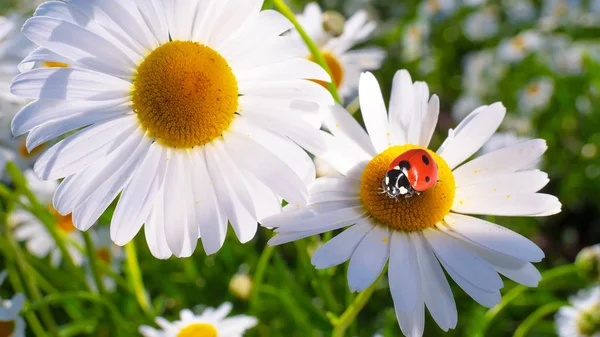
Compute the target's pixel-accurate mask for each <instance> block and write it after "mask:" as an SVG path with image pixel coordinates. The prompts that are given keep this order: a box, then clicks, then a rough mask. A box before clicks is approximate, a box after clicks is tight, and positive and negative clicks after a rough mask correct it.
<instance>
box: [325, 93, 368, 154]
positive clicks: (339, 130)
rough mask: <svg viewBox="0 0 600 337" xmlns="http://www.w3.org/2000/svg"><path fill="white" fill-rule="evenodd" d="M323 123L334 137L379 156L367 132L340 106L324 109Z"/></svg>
mask: <svg viewBox="0 0 600 337" xmlns="http://www.w3.org/2000/svg"><path fill="white" fill-rule="evenodd" d="M323 123H324V125H325V126H326V127H327V128H328V129H329V131H331V133H332V134H333V135H334V136H336V137H339V138H343V139H344V141H345V142H355V143H356V144H357V145H358V146H360V147H361V148H362V149H363V150H364V151H365V152H366V153H368V154H369V155H371V156H375V155H377V152H376V151H375V148H374V147H373V144H372V143H371V139H370V138H369V135H368V134H367V132H366V131H365V130H364V129H363V128H362V127H361V126H360V124H358V122H357V121H356V120H355V119H354V118H353V117H352V115H350V113H348V111H346V109H344V108H343V107H341V106H340V105H338V104H336V105H333V106H330V107H326V108H323Z"/></svg>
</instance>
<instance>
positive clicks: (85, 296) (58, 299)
mask: <svg viewBox="0 0 600 337" xmlns="http://www.w3.org/2000/svg"><path fill="white" fill-rule="evenodd" d="M69 300H85V301H89V302H94V303H98V304H101V305H103V306H104V307H106V309H107V310H108V311H109V312H110V314H111V316H112V317H113V319H114V322H115V323H117V324H118V325H119V326H121V327H123V328H126V327H127V326H128V324H129V323H127V322H126V321H124V320H123V319H122V318H121V316H122V315H121V313H119V310H118V309H117V307H115V306H114V304H112V303H111V302H110V301H108V300H106V299H104V298H103V297H101V296H99V295H96V294H92V293H88V292H84V291H75V292H64V293H56V294H50V295H48V296H46V297H44V298H42V299H39V300H37V301H35V302H33V303H31V304H30V305H28V306H27V307H25V308H24V309H23V312H24V313H30V312H33V311H35V310H38V309H40V308H43V307H46V306H48V305H50V304H56V303H62V302H65V301H69Z"/></svg>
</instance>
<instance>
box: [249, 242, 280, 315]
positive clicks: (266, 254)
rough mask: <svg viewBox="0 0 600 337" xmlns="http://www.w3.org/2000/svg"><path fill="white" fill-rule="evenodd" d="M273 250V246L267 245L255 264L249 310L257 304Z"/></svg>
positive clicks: (252, 309)
mask: <svg viewBox="0 0 600 337" xmlns="http://www.w3.org/2000/svg"><path fill="white" fill-rule="evenodd" d="M274 252H275V247H274V246H269V245H267V246H266V247H265V249H263V251H262V253H261V254H260V258H259V259H258V264H257V265H256V272H255V273H254V285H253V287H252V288H253V289H252V297H251V298H250V312H254V309H255V308H256V306H257V305H258V302H259V293H260V288H261V286H262V284H263V279H264V277H265V270H266V269H267V265H268V264H269V260H271V257H272V256H273V253H274Z"/></svg>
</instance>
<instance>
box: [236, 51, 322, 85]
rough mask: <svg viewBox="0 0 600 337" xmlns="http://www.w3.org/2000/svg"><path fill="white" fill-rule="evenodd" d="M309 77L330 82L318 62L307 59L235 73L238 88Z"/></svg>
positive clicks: (287, 61) (292, 60)
mask: <svg viewBox="0 0 600 337" xmlns="http://www.w3.org/2000/svg"><path fill="white" fill-rule="evenodd" d="M295 79H311V80H319V81H325V82H330V81H331V78H330V77H329V74H328V73H327V72H326V71H325V70H324V69H323V68H322V67H321V66H319V65H318V64H316V63H314V62H312V61H309V60H307V59H290V60H285V61H283V62H279V63H276V64H272V65H269V66H262V67H256V68H251V69H246V70H242V71H240V72H239V74H236V80H237V81H238V85H239V88H240V89H239V90H240V91H243V88H245V87H248V86H252V85H253V84H254V83H259V82H269V81H274V82H277V81H289V80H295Z"/></svg>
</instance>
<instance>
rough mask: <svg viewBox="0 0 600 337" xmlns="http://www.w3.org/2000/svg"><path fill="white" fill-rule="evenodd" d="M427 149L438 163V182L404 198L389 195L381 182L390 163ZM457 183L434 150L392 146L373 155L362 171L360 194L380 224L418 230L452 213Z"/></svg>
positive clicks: (400, 228) (404, 229)
mask: <svg viewBox="0 0 600 337" xmlns="http://www.w3.org/2000/svg"><path fill="white" fill-rule="evenodd" d="M412 149H424V150H426V151H427V152H429V154H431V156H432V157H433V159H434V160H435V162H436V163H437V165H438V182H437V183H436V184H435V185H434V186H433V187H431V188H430V189H428V190H426V191H424V192H420V193H421V195H420V196H419V195H416V194H415V195H413V196H412V197H410V198H408V199H405V198H404V196H399V197H398V198H397V199H394V198H390V197H389V196H388V195H387V194H385V193H382V192H381V183H382V181H383V179H384V178H385V173H386V172H387V171H388V168H389V165H390V163H391V162H392V161H393V160H394V159H396V157H398V156H399V155H401V154H402V153H404V152H406V151H408V150H412ZM455 189H456V185H455V183H454V175H453V174H452V170H450V168H449V167H448V164H446V161H445V160H444V159H442V157H440V156H438V155H437V154H436V153H435V152H433V151H430V150H429V149H425V148H423V147H420V146H416V145H402V146H393V147H390V148H389V149H387V150H385V151H384V152H382V153H380V154H378V155H377V156H376V157H375V158H373V159H372V160H371V161H370V162H369V164H367V167H366V168H365V170H364V172H363V174H362V180H361V183H360V197H361V199H362V202H363V204H364V205H365V207H366V208H367V210H368V211H369V213H370V214H371V216H372V217H373V218H374V219H375V220H377V221H378V222H379V223H380V224H382V225H385V226H388V227H390V228H391V229H394V230H400V231H419V230H422V229H425V228H428V227H433V226H435V224H436V223H437V222H439V221H441V220H442V219H443V218H444V216H446V215H447V214H448V213H449V212H450V208H451V207H452V202H453V201H454V192H455Z"/></svg>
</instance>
